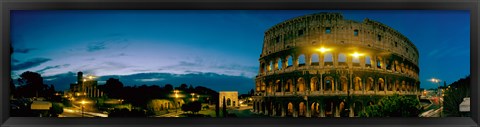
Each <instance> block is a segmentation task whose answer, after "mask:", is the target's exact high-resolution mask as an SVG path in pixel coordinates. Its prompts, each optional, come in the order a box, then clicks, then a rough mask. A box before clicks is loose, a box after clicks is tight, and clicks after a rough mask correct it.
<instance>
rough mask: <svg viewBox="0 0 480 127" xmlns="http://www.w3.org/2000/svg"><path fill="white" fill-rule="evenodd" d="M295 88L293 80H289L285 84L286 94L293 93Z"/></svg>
mask: <svg viewBox="0 0 480 127" xmlns="http://www.w3.org/2000/svg"><path fill="white" fill-rule="evenodd" d="M294 90H295V88H294V87H293V81H292V79H288V80H287V83H286V84H285V91H286V92H293V91H294Z"/></svg>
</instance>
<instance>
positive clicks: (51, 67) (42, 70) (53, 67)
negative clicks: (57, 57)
mask: <svg viewBox="0 0 480 127" xmlns="http://www.w3.org/2000/svg"><path fill="white" fill-rule="evenodd" d="M68 66H70V64H64V65H56V66H47V67H45V68H43V69H41V70H38V71H37V72H39V73H43V72H45V71H46V70H50V69H57V68H62V67H68Z"/></svg>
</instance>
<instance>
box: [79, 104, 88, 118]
mask: <svg viewBox="0 0 480 127" xmlns="http://www.w3.org/2000/svg"><path fill="white" fill-rule="evenodd" d="M87 103H88V102H86V101H85V100H82V101H80V104H81V105H82V117H84V111H83V110H84V108H85V104H87Z"/></svg>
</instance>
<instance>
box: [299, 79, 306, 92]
mask: <svg viewBox="0 0 480 127" xmlns="http://www.w3.org/2000/svg"><path fill="white" fill-rule="evenodd" d="M305 90H307V88H306V86H305V79H303V78H302V77H300V78H298V79H297V91H298V92H304V91H305Z"/></svg>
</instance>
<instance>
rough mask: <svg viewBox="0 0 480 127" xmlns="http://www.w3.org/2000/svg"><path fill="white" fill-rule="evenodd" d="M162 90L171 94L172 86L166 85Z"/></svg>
mask: <svg viewBox="0 0 480 127" xmlns="http://www.w3.org/2000/svg"><path fill="white" fill-rule="evenodd" d="M164 89H165V91H167V92H171V91H173V86H172V85H171V84H166V85H165V88H164Z"/></svg>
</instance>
